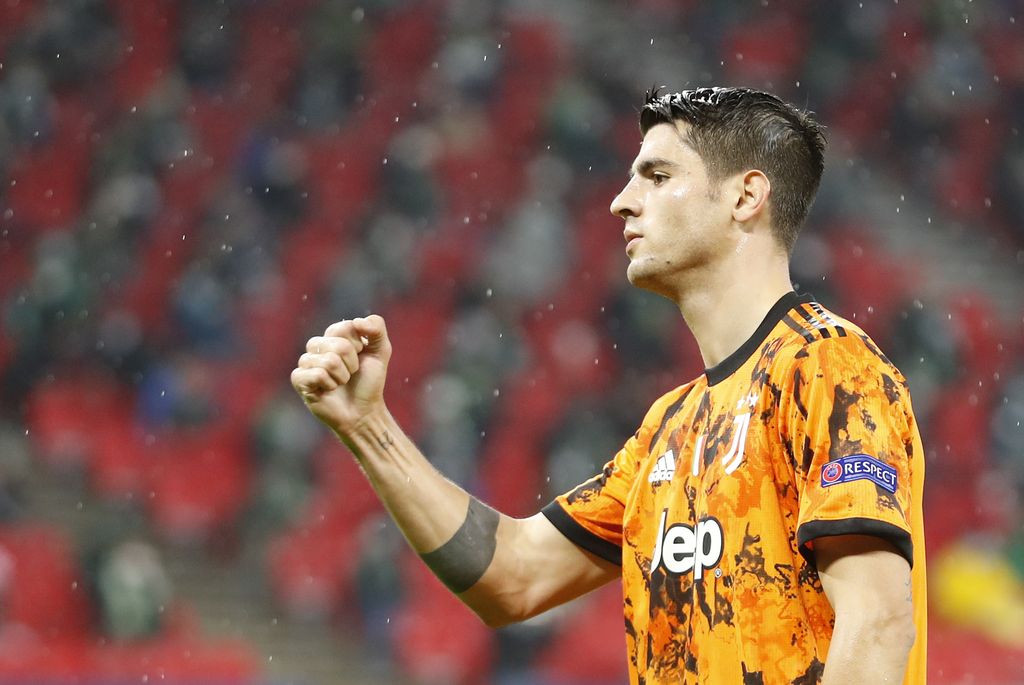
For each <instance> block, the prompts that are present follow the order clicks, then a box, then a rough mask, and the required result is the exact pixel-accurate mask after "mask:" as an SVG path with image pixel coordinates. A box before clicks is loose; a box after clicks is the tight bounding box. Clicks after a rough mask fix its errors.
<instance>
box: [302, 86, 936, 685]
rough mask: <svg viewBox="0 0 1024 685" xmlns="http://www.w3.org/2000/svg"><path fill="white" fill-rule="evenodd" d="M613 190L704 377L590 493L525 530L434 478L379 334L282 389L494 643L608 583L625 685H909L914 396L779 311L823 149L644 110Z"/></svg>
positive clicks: (779, 111) (920, 550) (774, 102)
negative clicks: (620, 608) (295, 397)
mask: <svg viewBox="0 0 1024 685" xmlns="http://www.w3.org/2000/svg"><path fill="white" fill-rule="evenodd" d="M640 129H641V133H642V134H643V139H642V144H641V147H640V152H639V154H638V155H637V157H636V160H635V161H634V162H633V165H632V168H631V171H630V177H629V181H628V183H626V186H625V187H624V188H623V190H622V192H621V193H620V194H619V195H618V196H617V197H616V198H615V199H614V201H613V202H612V205H611V211H612V212H613V213H614V214H615V215H616V216H619V217H621V218H622V219H623V220H624V222H625V230H624V237H625V240H626V243H627V244H626V254H627V255H628V257H629V266H628V268H627V276H628V278H629V280H630V282H631V283H632V284H633V285H636V286H638V287H641V288H644V289H647V290H650V291H652V292H655V293H658V294H659V295H662V296H664V297H667V298H669V299H670V300H672V301H673V302H675V303H676V304H677V305H678V307H679V310H680V312H681V313H682V315H683V317H684V319H685V320H686V323H687V325H688V326H689V328H690V330H691V331H692V332H693V335H694V336H695V337H696V339H697V343H698V345H699V347H700V351H701V355H702V357H703V360H704V363H705V367H706V370H705V372H704V373H703V374H702V375H700V376H699V377H697V378H696V379H694V380H692V381H690V382H688V383H686V384H684V385H681V386H680V387H678V388H676V389H675V390H672V391H671V392H669V393H668V394H667V395H665V396H664V397H662V398H660V399H658V400H657V401H656V402H655V403H654V405H653V407H651V409H650V411H649V412H648V413H647V416H646V418H644V420H643V423H642V425H641V426H640V428H639V430H638V431H637V432H636V433H635V434H634V435H633V436H632V437H631V438H629V439H628V440H627V441H626V443H625V445H624V446H623V448H622V449H621V450H620V451H619V452H618V454H616V455H615V456H614V458H613V459H611V460H610V461H609V462H608V463H607V465H606V466H605V468H604V469H603V470H602V472H601V473H600V474H598V475H597V476H596V477H594V478H593V479H592V480H590V481H587V482H585V483H583V484H582V485H580V486H579V487H577V488H576V489H574V490H572V491H571V492H569V493H567V494H565V495H563V496H560V497H558V498H557V499H556V500H555V501H554V502H552V503H551V504H549V505H548V506H546V507H545V508H544V509H543V510H542V511H541V512H539V513H538V514H536V515H534V516H532V517H530V518H526V519H514V518H510V517H507V516H503V515H501V514H499V513H498V512H496V511H494V510H493V509H491V508H489V507H488V506H486V505H485V504H484V503H482V502H480V501H478V500H477V499H475V498H473V497H471V496H470V495H468V494H467V493H466V492H465V491H464V490H462V489H461V488H459V487H458V486H457V485H455V484H453V483H452V482H450V481H448V480H446V479H445V478H444V477H443V476H442V475H441V474H439V473H437V472H436V471H435V470H434V469H433V468H432V467H431V466H430V464H429V463H428V462H427V460H426V459H425V458H424V457H423V455H422V454H421V453H420V452H419V451H418V450H417V448H416V447H415V445H413V443H412V442H411V441H410V440H409V439H408V438H407V437H406V436H405V435H404V434H403V432H402V430H401V428H399V426H398V425H397V424H396V423H395V421H394V419H393V418H392V417H391V416H390V415H389V413H388V410H387V407H386V406H385V403H384V400H383V389H384V381H385V377H386V374H387V365H388V359H389V358H390V356H391V351H392V348H391V342H390V341H389V339H388V336H387V332H386V330H385V326H384V321H383V320H382V319H381V318H380V317H379V316H369V317H366V318H359V319H354V320H351V321H342V322H339V323H335V324H333V325H331V326H330V327H329V328H327V330H326V331H325V333H324V335H322V336H317V337H314V338H311V339H310V340H309V342H308V344H307V347H306V353H305V354H303V355H302V356H301V357H300V359H299V363H298V368H296V369H295V370H294V371H293V372H292V383H293V385H294V387H295V389H296V390H297V391H298V392H299V394H300V395H301V396H302V398H303V399H304V400H305V402H306V404H307V406H308V407H309V409H310V411H312V412H313V414H315V415H316V416H317V417H318V418H319V419H320V420H322V421H323V422H324V423H326V424H327V425H328V426H329V427H330V428H331V429H332V430H333V431H334V432H335V433H336V434H337V435H338V437H339V438H340V439H341V440H343V441H344V442H345V444H346V445H348V447H349V449H350V450H351V451H352V453H353V454H354V455H355V457H356V459H358V461H359V463H360V464H361V465H362V467H363V469H364V470H365V472H366V475H367V477H368V478H369V479H370V482H371V483H372V484H373V487H374V488H375V489H376V491H377V493H378V494H379V495H380V497H381V499H382V500H383V501H384V503H385V505H386V506H387V508H388V510H389V511H390V512H391V515H392V516H393V517H394V518H395V520H396V522H397V523H398V525H399V527H400V528H401V529H402V531H403V533H404V534H405V536H406V538H407V539H408V541H409V543H410V544H411V545H412V547H413V548H414V549H415V550H416V551H417V552H418V553H419V554H420V556H421V557H422V559H423V560H424V562H425V563H426V564H427V565H428V566H429V567H430V568H431V569H432V570H433V572H434V573H435V574H437V576H438V577H439V578H440V579H441V580H442V581H443V582H444V583H445V584H446V585H447V586H448V587H449V588H450V589H451V591H452V592H454V593H456V594H457V595H458V596H459V598H460V599H461V600H462V601H463V602H465V603H466V604H467V605H468V606H469V607H470V608H471V609H473V610H474V611H475V612H476V613H477V614H478V615H479V616H480V617H481V618H482V619H483V620H484V621H486V622H487V623H488V624H490V625H495V626H498V625H503V624H506V623H509V622H513V621H520V620H523V619H526V618H529V617H531V616H533V615H535V614H538V613H540V612H542V611H544V610H546V609H548V608H550V607H553V606H555V605H557V604H561V603H563V602H565V601H567V600H570V599H572V598H574V597H577V596H579V595H582V594H583V593H585V592H588V591H589V590H592V589H593V588H596V587H598V586H600V585H603V584H604V583H608V582H610V581H612V580H615V579H617V578H621V579H622V583H623V592H624V611H625V624H626V640H627V645H628V657H629V670H630V679H631V682H632V683H634V684H635V685H639V684H644V685H655V684H663V683H664V684H667V683H687V684H698V683H699V684H702V685H740V684H742V685H753V684H755V683H763V684H765V685H777V684H782V683H792V684H794V685H809V684H811V683H823V684H825V685H840V684H844V683H845V684H850V685H853V684H857V685H864V684H865V683H871V684H872V685H874V684H877V683H894V684H897V683H913V684H915V685H917V684H919V683H924V682H925V563H924V561H925V560H924V540H923V534H922V518H921V495H922V485H923V482H922V481H923V477H924V458H923V451H922V447H921V439H920V435H919V432H918V428H917V424H916V422H915V419H914V415H913V412H912V410H911V405H910V397H909V394H908V391H907V385H906V381H905V379H904V377H903V376H902V375H901V374H900V372H899V371H898V370H897V369H896V368H895V367H893V365H892V364H891V363H890V362H889V360H888V359H886V357H885V356H884V355H883V354H882V352H881V351H879V349H878V347H877V346H876V345H875V344H874V343H873V342H872V341H871V339H870V338H869V337H868V336H867V335H866V334H865V333H864V331H862V330H861V329H860V328H858V327H857V326H856V325H854V324H852V323H851V322H850V321H847V320H845V319H843V318H840V317H839V316H837V315H835V314H833V313H831V312H829V311H828V310H826V309H825V308H823V307H822V306H821V305H819V304H818V303H816V302H815V301H814V300H813V299H811V298H810V297H808V296H801V295H797V294H796V293H795V292H793V289H792V286H791V283H790V278H789V255H790V253H791V250H792V247H793V243H794V241H795V240H796V236H797V233H798V231H799V229H800V227H801V225H802V224H803V222H804V219H805V217H806V215H807V211H808V209H809V207H810V205H811V202H812V200H813V198H814V194H815V192H816V191H817V187H818V183H819V180H820V178H821V173H822V170H823V167H824V164H823V149H824V138H823V136H822V133H821V130H820V127H819V125H818V124H817V123H816V122H815V121H814V120H813V119H812V118H811V117H810V116H809V115H808V114H807V113H805V112H802V111H799V110H797V109H795V108H793V107H792V106H790V105H787V104H785V103H783V102H782V101H781V100H779V99H778V98H776V97H775V96H773V95H770V94H767V93H763V92H759V91H754V90H749V89H743V88H701V89H697V90H688V91H684V92H681V93H674V94H666V95H658V94H657V92H655V93H651V94H649V95H648V98H647V101H646V104H645V106H644V107H643V110H642V112H641V115H640Z"/></svg>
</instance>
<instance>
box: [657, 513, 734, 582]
mask: <svg viewBox="0 0 1024 685" xmlns="http://www.w3.org/2000/svg"><path fill="white" fill-rule="evenodd" d="M667 519H668V509H665V510H664V511H663V512H662V513H661V523H660V524H659V525H658V539H657V542H656V543H655V546H654V556H653V557H651V573H654V571H655V570H657V568H658V567H659V566H664V567H665V570H666V571H667V572H668V573H671V574H674V575H679V574H683V573H689V572H690V571H693V577H694V578H696V579H698V580H699V579H700V578H701V577H702V576H703V575H704V571H707V570H710V569H713V568H715V567H716V566H718V562H719V561H721V560H722V547H723V544H722V542H723V539H722V524H720V523H719V522H718V519H716V518H715V517H714V516H709V517H708V518H705V519H701V520H700V521H698V522H697V526H696V528H693V527H691V526H687V525H684V524H682V523H676V524H673V525H671V526H669V528H668V530H665V523H666V521H667Z"/></svg>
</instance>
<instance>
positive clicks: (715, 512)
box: [544, 293, 926, 685]
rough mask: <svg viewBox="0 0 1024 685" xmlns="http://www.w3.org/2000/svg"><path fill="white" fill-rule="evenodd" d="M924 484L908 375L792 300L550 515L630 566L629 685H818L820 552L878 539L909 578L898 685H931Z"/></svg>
mask: <svg viewBox="0 0 1024 685" xmlns="http://www.w3.org/2000/svg"><path fill="white" fill-rule="evenodd" d="M923 481H924V453H923V450H922V447H921V437H920V434H919V432H918V428H917V423H916V421H915V419H914V415H913V412H912V410H911V406H910V396H909V394H908V391H907V385H906V381H905V379H904V378H903V376H902V375H901V374H900V372H899V371H898V370H897V369H896V368H895V367H894V366H893V365H892V364H891V363H890V362H889V360H888V359H886V358H885V357H884V356H883V355H882V353H881V352H880V351H879V350H878V348H877V347H876V346H875V345H874V343H872V342H871V340H870V339H869V338H868V337H867V336H866V335H865V334H864V332H863V331H861V330H860V329H859V328H858V327H856V326H855V325H853V324H851V323H850V322H849V321H846V320H844V319H841V318H839V317H836V316H835V315H833V314H831V313H830V312H828V311H827V310H825V309H824V308H823V307H821V305H819V304H817V303H816V302H813V301H811V300H810V299H809V298H808V297H806V296H803V297H798V296H797V295H796V294H795V293H790V294H788V295H786V296H785V297H783V298H782V299H781V300H779V302H778V303H776V305H775V306H774V307H772V309H771V311H769V313H768V315H767V317H766V318H765V320H764V322H763V323H762V324H761V326H760V327H759V328H758V330H757V331H756V332H755V333H754V335H753V336H752V337H751V338H750V340H748V341H747V342H746V343H745V344H744V345H743V346H742V347H741V348H740V349H739V350H737V351H736V352H735V353H734V354H732V355H731V356H730V357H729V358H728V359H726V360H725V361H723V362H722V363H721V364H719V365H718V366H716V367H714V368H712V369H709V370H707V371H706V372H705V374H704V375H702V376H700V377H699V378H697V379H696V380H695V381H693V382H691V383H688V384H686V385H684V386H682V387H679V388H676V389H675V390H673V391H672V392H670V393H668V394H667V395H665V396H664V397H662V398H661V399H659V400H658V401H657V402H656V403H655V404H654V406H653V407H652V408H651V410H650V411H649V412H648V414H647V416H646V418H645V419H644V422H643V425H642V426H641V428H640V430H639V431H637V433H636V435H634V436H633V437H632V438H631V439H630V440H629V441H628V442H627V443H626V445H625V446H624V447H623V448H622V450H620V451H619V453H618V454H617V455H616V456H615V458H614V459H613V460H612V461H610V462H609V463H608V464H607V465H606V466H605V468H604V470H603V472H602V473H601V474H600V475H598V476H596V477H595V478H593V479H592V480H590V481H587V482H586V483H583V484H582V485H580V486H579V487H577V488H576V489H575V490H573V491H571V492H569V493H567V494H565V495H562V496H560V497H558V498H557V499H556V500H555V501H554V502H552V503H551V504H549V505H548V506H547V507H545V509H544V513H545V515H546V516H547V517H548V519H549V520H551V522H552V523H553V524H554V525H555V526H556V527H557V528H558V529H559V530H560V531H562V533H564V534H565V535H566V536H567V537H568V538H569V539H571V540H572V541H573V542H575V543H576V544H578V545H579V546H581V547H582V548H584V549H586V550H588V551H590V552H592V553H594V554H597V555H598V556H601V557H603V558H605V559H607V560H609V561H612V562H614V563H616V564H621V565H622V579H623V592H624V595H625V621H626V642H627V647H628V656H629V669H630V680H631V682H632V683H634V684H635V685H660V684H668V683H673V684H681V683H682V684H687V685H698V684H700V685H740V684H742V685H751V684H755V683H760V684H762V685H781V684H783V683H792V684H794V685H811V684H812V683H818V682H820V680H821V674H822V670H823V669H824V663H825V659H826V658H827V656H828V648H829V642H830V640H831V637H832V629H833V626H834V624H835V617H834V614H833V611H832V607H831V605H830V604H829V601H828V598H827V597H826V596H825V593H824V591H823V590H822V586H821V581H820V579H819V578H818V573H817V570H816V569H815V565H814V540H815V539H817V538H820V537H824V536H831V535H845V534H861V535H873V536H878V537H881V538H884V539H885V540H887V541H889V542H890V543H892V544H893V546H894V547H895V548H896V549H897V550H898V551H899V553H900V554H901V555H903V556H904V557H905V558H906V559H907V561H908V562H910V563H911V564H912V572H911V573H912V583H913V593H912V594H913V603H914V619H915V624H916V627H917V640H916V643H915V644H914V647H913V650H912V652H911V655H910V661H909V665H908V668H907V675H906V679H905V680H904V682H905V683H907V684H913V685H920V684H922V683H924V682H925V644H926V622H925V615H926V614H925V611H926V606H925V596H926V592H925V559H924V534H923V528H922V516H921V500H922V486H923ZM868 657H869V655H866V658H868Z"/></svg>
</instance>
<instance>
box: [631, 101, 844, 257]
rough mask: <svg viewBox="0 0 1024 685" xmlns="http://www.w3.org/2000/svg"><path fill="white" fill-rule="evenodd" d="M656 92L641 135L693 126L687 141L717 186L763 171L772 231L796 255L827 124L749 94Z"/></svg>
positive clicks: (642, 121) (821, 161)
mask: <svg viewBox="0 0 1024 685" xmlns="http://www.w3.org/2000/svg"><path fill="white" fill-rule="evenodd" d="M658 91H659V89H657V88H655V89H653V90H649V91H647V95H646V101H645V103H644V107H643V109H642V110H641V111H640V132H641V133H642V134H643V135H647V132H648V131H649V130H650V129H651V128H652V127H654V126H656V125H657V124H662V123H674V122H676V121H684V122H686V123H687V124H689V130H688V131H687V132H686V137H685V139H686V142H687V143H688V144H689V145H690V146H691V147H693V149H694V150H696V151H697V154H698V155H700V158H701V159H702V160H703V161H704V166H705V168H706V169H707V173H708V179H709V180H710V181H711V182H712V183H719V182H721V181H722V180H724V179H725V178H726V177H727V176H730V175H732V174H735V173H739V172H741V171H745V170H747V169H759V170H761V171H763V172H764V174H765V175H766V176H767V177H768V181H769V182H770V183H771V184H772V194H771V207H772V230H773V231H774V233H775V236H776V238H777V239H778V240H779V242H780V243H781V244H782V245H783V246H784V247H785V248H786V251H787V252H791V251H792V249H793V244H794V243H795V242H796V238H797V235H799V233H800V227H801V226H802V225H803V223H804V220H805V219H806V218H807V212H808V211H809V210H810V208H811V203H812V202H813V201H814V195H815V193H816V192H817V191H818V184H819V183H820V182H821V174H822V171H823V170H824V168H825V160H824V151H825V136H824V134H823V133H822V126H821V125H820V124H819V123H818V122H816V121H815V120H814V119H813V118H812V115H811V113H810V112H805V111H803V110H800V109H797V108H796V107H794V106H792V105H789V104H787V103H785V102H783V101H782V100H780V99H779V98H777V97H775V96H774V95H772V94H771V93H765V92H763V91H759V90H753V89H750V88H697V89H695V90H684V91H682V92H679V93H666V94H664V95H660V94H659V92H658Z"/></svg>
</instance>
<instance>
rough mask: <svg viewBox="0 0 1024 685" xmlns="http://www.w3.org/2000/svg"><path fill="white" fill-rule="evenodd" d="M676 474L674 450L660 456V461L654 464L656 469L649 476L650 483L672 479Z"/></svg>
mask: <svg viewBox="0 0 1024 685" xmlns="http://www.w3.org/2000/svg"><path fill="white" fill-rule="evenodd" d="M675 474H676V460H675V455H674V454H672V450H669V451H668V452H665V454H663V455H661V456H660V457H658V463H656V464H655V465H654V469H652V470H651V475H649V476H647V482H648V483H660V482H662V481H666V480H672V476H674V475H675Z"/></svg>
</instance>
